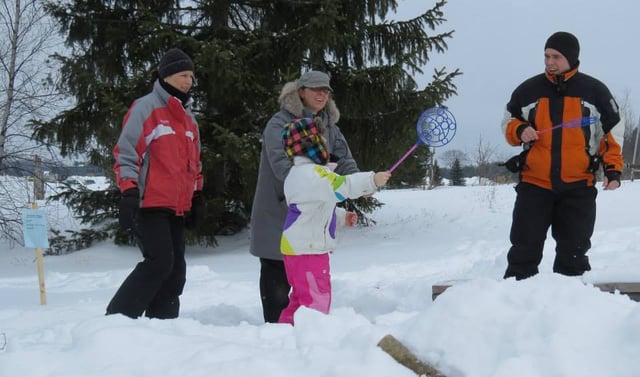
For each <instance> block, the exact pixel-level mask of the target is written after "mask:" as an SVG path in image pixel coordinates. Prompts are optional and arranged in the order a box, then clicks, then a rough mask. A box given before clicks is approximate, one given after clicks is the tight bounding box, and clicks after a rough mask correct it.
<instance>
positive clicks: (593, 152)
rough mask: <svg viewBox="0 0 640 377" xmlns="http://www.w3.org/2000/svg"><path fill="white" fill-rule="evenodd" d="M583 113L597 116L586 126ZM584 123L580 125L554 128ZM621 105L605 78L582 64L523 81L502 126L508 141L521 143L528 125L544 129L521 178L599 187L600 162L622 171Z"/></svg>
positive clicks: (546, 184) (563, 186)
mask: <svg viewBox="0 0 640 377" xmlns="http://www.w3.org/2000/svg"><path fill="white" fill-rule="evenodd" d="M583 118H588V119H595V121H594V122H590V123H588V124H585V125H584V126H582V124H581V122H580V120H581V119H583ZM576 121H577V122H578V127H554V126H557V125H562V124H567V123H575V122H576ZM622 123H623V122H622V121H621V118H620V113H619V111H618V105H617V104H616V101H615V100H614V98H613V96H612V95H611V93H610V92H609V89H607V87H606V86H605V85H604V84H603V83H602V82H600V81H599V80H597V79H595V78H593V77H591V76H589V75H586V74H584V73H581V72H578V68H574V69H573V70H571V71H569V72H566V73H565V74H564V75H563V76H560V77H557V76H552V75H549V74H548V73H546V72H545V73H542V74H539V75H536V76H534V77H532V78H530V79H528V80H526V81H525V82H523V83H522V84H520V86H518V87H517V88H516V89H515V90H514V92H513V94H512V95H511V100H510V101H509V103H508V104H507V113H506V115H505V119H504V121H503V124H502V127H503V131H504V133H505V137H506V139H507V142H509V144H511V145H514V146H516V145H520V144H521V140H520V134H521V133H522V131H523V130H524V128H526V127H527V126H532V127H534V128H535V129H536V130H537V131H538V132H539V139H538V140H536V141H535V142H534V143H532V144H531V146H530V149H529V151H528V153H526V161H525V162H524V167H523V169H522V171H521V172H520V180H521V181H522V182H528V183H531V184H534V185H536V186H540V187H543V188H546V189H550V190H554V191H564V190H567V189H571V188H577V187H585V186H593V185H594V184H595V173H594V161H596V159H597V160H598V161H601V163H602V166H603V168H604V171H605V172H618V173H620V172H621V171H622V166H623V160H622V141H623V136H624V126H623V125H622Z"/></svg>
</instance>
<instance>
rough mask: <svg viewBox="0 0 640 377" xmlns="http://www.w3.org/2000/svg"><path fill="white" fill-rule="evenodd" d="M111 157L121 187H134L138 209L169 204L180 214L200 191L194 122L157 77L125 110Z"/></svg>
mask: <svg viewBox="0 0 640 377" xmlns="http://www.w3.org/2000/svg"><path fill="white" fill-rule="evenodd" d="M113 156H114V157H115V161H116V162H115V164H114V167H113V170H114V172H115V173H116V178H117V183H118V187H119V188H120V191H121V192H123V191H125V190H127V189H129V188H132V187H136V186H137V187H138V188H139V190H140V196H141V202H140V207H141V208H168V209H170V210H173V211H175V213H176V215H178V216H182V215H183V214H184V212H185V211H188V210H189V209H190V208H191V198H192V197H193V193H194V191H198V190H202V184H203V179H202V166H201V162H200V133H199V131H198V125H197V123H196V120H195V118H194V116H193V114H191V111H190V110H189V109H185V108H184V107H183V106H182V103H181V102H180V100H178V99H177V98H175V97H173V96H171V95H169V93H167V91H166V90H164V89H163V88H162V87H161V86H160V83H159V82H158V81H156V82H155V84H154V86H153V90H152V92H151V93H149V94H147V95H146V96H144V97H141V98H139V99H137V100H136V101H135V102H134V103H133V104H132V105H131V107H130V108H129V111H128V112H127V114H126V115H125V117H124V121H123V125H122V132H121V134H120V137H119V139H118V142H117V144H116V146H115V147H114V149H113Z"/></svg>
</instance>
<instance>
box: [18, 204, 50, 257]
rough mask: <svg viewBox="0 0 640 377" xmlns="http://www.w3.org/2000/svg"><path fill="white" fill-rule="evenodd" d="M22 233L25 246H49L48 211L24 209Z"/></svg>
mask: <svg viewBox="0 0 640 377" xmlns="http://www.w3.org/2000/svg"><path fill="white" fill-rule="evenodd" d="M22 234H23V236H24V246H25V247H41V248H43V249H46V248H48V247H49V238H48V237H47V213H46V211H45V210H42V209H23V210H22Z"/></svg>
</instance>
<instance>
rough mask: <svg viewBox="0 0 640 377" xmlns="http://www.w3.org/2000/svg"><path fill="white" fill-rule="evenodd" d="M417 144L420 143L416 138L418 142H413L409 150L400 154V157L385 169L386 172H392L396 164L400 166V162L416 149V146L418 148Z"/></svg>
mask: <svg viewBox="0 0 640 377" xmlns="http://www.w3.org/2000/svg"><path fill="white" fill-rule="evenodd" d="M418 145H420V140H418V142H417V143H415V144H414V145H413V147H411V148H409V150H408V151H407V152H406V153H405V154H404V155H402V157H400V159H399V160H398V161H397V162H396V163H395V164H393V166H392V167H391V168H390V169H389V170H387V172H388V173H393V171H394V170H396V168H397V167H398V166H400V164H401V163H402V162H403V161H404V160H406V159H407V157H409V155H410V154H411V153H412V152H413V151H415V150H416V148H418Z"/></svg>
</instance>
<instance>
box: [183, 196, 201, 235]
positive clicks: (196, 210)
mask: <svg viewBox="0 0 640 377" xmlns="http://www.w3.org/2000/svg"><path fill="white" fill-rule="evenodd" d="M205 215H206V209H205V206H204V198H203V197H202V192H201V191H196V192H194V193H193V199H191V210H190V211H189V212H187V214H186V215H185V217H184V227H185V228H187V229H196V228H199V227H200V225H202V223H203V222H204V218H205Z"/></svg>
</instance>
